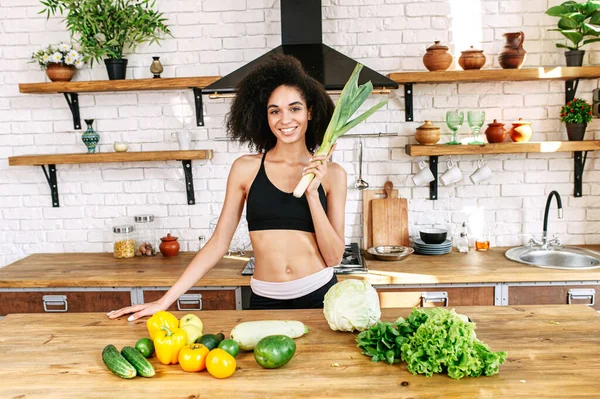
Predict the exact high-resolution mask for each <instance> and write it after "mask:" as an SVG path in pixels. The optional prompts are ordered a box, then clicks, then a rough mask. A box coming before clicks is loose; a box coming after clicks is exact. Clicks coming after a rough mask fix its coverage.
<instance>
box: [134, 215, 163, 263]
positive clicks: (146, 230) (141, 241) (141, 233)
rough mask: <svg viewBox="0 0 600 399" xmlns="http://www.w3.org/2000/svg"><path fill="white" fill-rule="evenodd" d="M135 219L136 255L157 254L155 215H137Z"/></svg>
mask: <svg viewBox="0 0 600 399" xmlns="http://www.w3.org/2000/svg"><path fill="white" fill-rule="evenodd" d="M133 220H135V256H154V255H156V241H157V239H156V232H155V229H154V215H137V216H134V217H133Z"/></svg>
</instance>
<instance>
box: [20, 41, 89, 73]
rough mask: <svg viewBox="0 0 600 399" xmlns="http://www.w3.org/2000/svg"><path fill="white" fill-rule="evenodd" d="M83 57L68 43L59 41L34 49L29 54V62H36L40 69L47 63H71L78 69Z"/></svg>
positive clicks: (44, 67)
mask: <svg viewBox="0 0 600 399" xmlns="http://www.w3.org/2000/svg"><path fill="white" fill-rule="evenodd" d="M83 58H84V56H83V55H82V54H81V53H80V52H78V51H77V50H75V49H74V48H73V47H71V45H70V44H66V43H61V44H59V45H58V46H48V47H44V48H43V49H40V50H38V51H36V52H35V53H33V54H32V55H31V62H37V63H38V65H39V66H40V68H42V69H47V68H48V65H49V64H61V65H72V66H74V67H75V68H77V69H79V68H81V67H82V66H83Z"/></svg>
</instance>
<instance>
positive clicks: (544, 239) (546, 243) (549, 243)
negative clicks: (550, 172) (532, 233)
mask: <svg viewBox="0 0 600 399" xmlns="http://www.w3.org/2000/svg"><path fill="white" fill-rule="evenodd" d="M553 196H554V197H556V203H557V205H558V218H559V219H562V217H563V209H562V201H561V199H560V194H559V193H558V192H556V191H552V192H550V194H549V195H548V200H547V201H546V210H545V211H544V230H543V232H542V241H538V240H536V239H535V238H532V239H531V240H529V243H528V245H529V246H530V247H532V246H538V247H540V249H548V247H550V246H553V247H560V245H561V243H560V240H559V239H558V237H556V236H555V237H553V238H552V239H551V240H548V211H550V204H551V203H552V197H553Z"/></svg>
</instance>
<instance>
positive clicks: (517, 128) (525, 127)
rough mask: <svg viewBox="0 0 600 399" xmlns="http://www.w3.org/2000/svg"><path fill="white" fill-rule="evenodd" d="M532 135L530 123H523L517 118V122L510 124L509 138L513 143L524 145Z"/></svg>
mask: <svg viewBox="0 0 600 399" xmlns="http://www.w3.org/2000/svg"><path fill="white" fill-rule="evenodd" d="M532 135H533V129H531V122H525V121H524V120H523V118H519V120H518V121H517V122H513V123H512V128H511V129H510V138H511V139H512V141H514V142H515V143H526V142H528V141H529V139H531V136H532Z"/></svg>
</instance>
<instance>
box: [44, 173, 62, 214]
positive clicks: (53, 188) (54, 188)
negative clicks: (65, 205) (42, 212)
mask: <svg viewBox="0 0 600 399" xmlns="http://www.w3.org/2000/svg"><path fill="white" fill-rule="evenodd" d="M41 166H42V170H43V171H44V175H46V180H48V185H49V186H50V194H51V195H52V207H54V208H58V207H60V203H59V202H58V182H57V181H56V165H48V171H46V166H45V165H41Z"/></svg>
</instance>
